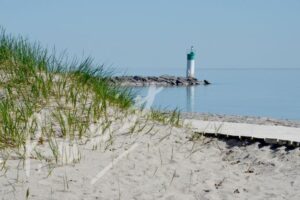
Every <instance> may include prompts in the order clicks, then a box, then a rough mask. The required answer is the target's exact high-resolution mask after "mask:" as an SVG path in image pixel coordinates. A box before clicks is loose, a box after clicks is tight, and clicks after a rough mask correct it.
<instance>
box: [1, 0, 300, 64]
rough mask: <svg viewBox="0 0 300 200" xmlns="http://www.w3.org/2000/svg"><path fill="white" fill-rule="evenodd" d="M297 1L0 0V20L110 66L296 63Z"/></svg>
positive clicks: (299, 36)
mask: <svg viewBox="0 0 300 200" xmlns="http://www.w3.org/2000/svg"><path fill="white" fill-rule="evenodd" d="M299 11H300V1H299V0H206V1H204V0H186V1H183V0H170V1H167V0H151V1H145V0H126V1H125V0H123V1H121V0H119V1H117V0H110V1H103V0H86V1H83V0H82V1H78V0H51V1H46V0H26V1H21V0H19V1H17V0H0V26H2V27H4V28H5V29H6V31H7V32H9V33H12V34H14V35H18V34H20V35H23V36H25V37H27V38H29V40H31V41H39V42H40V43H41V44H42V45H43V46H45V47H48V48H53V47H54V46H55V48H56V49H57V50H58V51H64V50H66V51H67V52H68V53H69V55H76V56H77V57H79V58H81V57H83V56H91V57H93V58H94V59H95V62H97V63H99V64H101V63H104V64H105V65H106V66H112V67H113V68H116V69H128V68H130V69H134V68H136V69H140V70H141V69H145V70H146V69H147V70H149V69H151V70H159V69H172V68H180V67H185V65H186V52H187V49H189V48H190V46H191V45H193V46H194V48H195V49H196V63H197V67H199V68H208V69H209V68H299V69H300V59H299V53H300V12H299Z"/></svg>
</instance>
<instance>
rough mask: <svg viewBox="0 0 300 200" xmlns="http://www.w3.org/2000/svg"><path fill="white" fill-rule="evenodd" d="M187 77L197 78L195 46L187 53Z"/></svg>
mask: <svg viewBox="0 0 300 200" xmlns="http://www.w3.org/2000/svg"><path fill="white" fill-rule="evenodd" d="M186 77H187V78H195V52H194V48H193V46H192V47H191V50H190V52H189V53H188V54H187V66H186Z"/></svg>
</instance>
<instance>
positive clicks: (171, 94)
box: [126, 69, 300, 120]
mask: <svg viewBox="0 0 300 200" xmlns="http://www.w3.org/2000/svg"><path fill="white" fill-rule="evenodd" d="M184 73H185V71H184V69H182V70H179V69H177V70H165V71H162V70H138V69H135V70H134V69H133V70H128V71H127V72H126V74H128V75H162V74H173V75H184ZM197 77H198V79H207V80H209V81H210V82H212V85H209V86H194V87H187V88H186V87H169V88H164V89H163V91H162V92H160V93H159V94H158V95H157V96H156V98H155V100H154V104H153V107H156V108H167V109H174V108H179V109H180V110H181V111H183V112H185V111H188V112H208V113H217V114H230V115H248V116H264V117H273V118H279V119H292V120H300V69H210V70H208V69H202V70H201V69H200V70H199V69H198V73H197ZM134 91H136V92H137V93H138V94H140V95H141V96H146V95H147V92H148V88H135V89H134Z"/></svg>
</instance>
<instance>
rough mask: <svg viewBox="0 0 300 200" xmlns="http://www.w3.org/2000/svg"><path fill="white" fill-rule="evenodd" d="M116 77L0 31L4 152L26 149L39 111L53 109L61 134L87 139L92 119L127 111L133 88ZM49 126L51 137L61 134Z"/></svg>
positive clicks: (0, 121)
mask: <svg viewBox="0 0 300 200" xmlns="http://www.w3.org/2000/svg"><path fill="white" fill-rule="evenodd" d="M110 75H111V73H110V72H109V70H106V69H105V68H104V66H103V65H96V64H94V63H93V60H92V59H91V58H86V59H83V60H82V61H78V60H77V59H73V60H72V61H67V59H66V58H64V55H62V56H56V55H55V52H51V53H49V51H48V50H47V49H45V48H43V47H41V45H40V44H39V43H30V42H29V41H28V40H27V39H26V38H23V37H21V36H18V37H15V36H12V35H10V34H7V33H6V32H5V30H4V29H3V28H1V29H0V77H1V78H0V92H1V101H0V148H7V147H16V148H20V147H22V145H23V144H24V142H25V139H26V138H27V137H28V135H26V134H31V135H30V137H33V136H34V135H33V134H34V133H35V132H36V131H37V130H36V128H37V126H36V123H37V122H36V121H35V120H30V118H31V117H32V116H33V114H34V113H38V112H40V111H41V110H43V109H48V110H49V112H50V113H51V116H52V119H54V120H56V122H57V123H58V124H59V126H60V132H61V133H60V134H61V136H64V137H65V136H67V135H68V134H69V135H70V136H71V137H77V136H78V137H79V138H80V137H82V136H83V135H84V134H85V132H86V129H87V127H88V125H89V123H88V122H90V121H97V120H98V119H99V118H101V117H105V115H106V114H107V109H108V107H109V106H112V107H115V108H118V109H120V110H126V109H128V108H129V107H130V106H131V105H132V100H133V99H132V94H131V93H130V91H129V90H126V89H124V88H120V87H118V86H116V85H111V84H110V83H109V81H108V78H109V77H110ZM49 124H50V126H48V127H47V128H46V129H45V130H44V131H43V132H44V133H43V134H46V135H57V133H54V132H55V130H54V128H53V127H51V124H53V123H51V122H50V123H49Z"/></svg>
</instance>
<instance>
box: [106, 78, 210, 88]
mask: <svg viewBox="0 0 300 200" xmlns="http://www.w3.org/2000/svg"><path fill="white" fill-rule="evenodd" d="M110 81H111V82H112V83H115V84H120V85H121V86H137V87H138V86H150V85H156V86H191V85H208V84H210V82H208V81H207V80H198V79H196V78H186V77H177V76H169V75H162V76H114V77H111V78H110Z"/></svg>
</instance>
